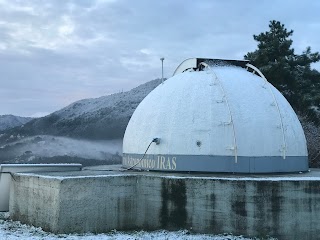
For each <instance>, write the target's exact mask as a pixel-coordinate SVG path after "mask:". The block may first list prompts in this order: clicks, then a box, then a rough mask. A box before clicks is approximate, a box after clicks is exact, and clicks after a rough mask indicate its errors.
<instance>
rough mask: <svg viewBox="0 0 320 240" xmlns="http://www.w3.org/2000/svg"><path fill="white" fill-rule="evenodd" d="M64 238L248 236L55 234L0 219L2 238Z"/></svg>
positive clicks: (219, 238)
mask: <svg viewBox="0 0 320 240" xmlns="http://www.w3.org/2000/svg"><path fill="white" fill-rule="evenodd" d="M62 238H63V239H66V240H78V239H80V240H81V239H85V240H89V239H90V240H91V239H92V240H102V239H103V240H107V239H110V240H111V239H123V240H124V239H126V240H127V239H128V240H131V239H132V240H135V239H163V240H165V239H174V240H179V239H186V240H187V239H190V240H191V239H192V240H193V239H195V240H200V239H201V240H202V239H213V240H223V239H228V240H237V239H241V240H245V239H250V238H244V237H241V236H232V235H228V234H226V235H209V234H189V233H188V231H177V232H169V231H163V230H161V231H154V232H144V231H139V232H118V231H113V232H111V233H108V234H69V235H67V234H59V235H55V234H52V233H47V232H44V231H42V229H41V228H35V227H30V226H27V225H24V224H21V223H20V222H14V221H9V220H0V239H3V240H13V239H14V240H16V239H26V240H28V239H30V240H31V239H32V240H40V239H41V240H42V239H44V240H54V239H62Z"/></svg>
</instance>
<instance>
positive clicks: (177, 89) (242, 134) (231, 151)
mask: <svg viewBox="0 0 320 240" xmlns="http://www.w3.org/2000/svg"><path fill="white" fill-rule="evenodd" d="M243 64H246V65H245V66H247V67H249V68H250V69H251V70H252V71H251V72H250V71H248V70H246V69H245V68H243V67H241V66H240V65H241V64H240V65H238V66H233V65H227V66H223V65H214V64H211V65H210V64H202V65H201V66H202V67H196V68H192V67H187V68H184V70H181V69H180V70H179V68H180V67H181V65H180V66H179V67H178V68H177V70H176V72H175V75H174V76H173V77H171V78H169V79H168V80H166V81H164V82H163V83H162V84H160V85H159V86H158V87H157V88H156V89H154V90H153V91H152V92H151V93H150V94H149V95H148V96H147V97H146V98H145V99H144V100H143V101H142V102H141V103H140V105H139V106H138V107H137V109H136V110H135V112H134V114H133V115H132V117H131V119H130V121H129V123H128V126H127V129H126V132H125V136H124V140H123V167H126V168H139V169H149V170H159V171H201V172H239V173H271V172H295V171H307V170H308V158H307V155H308V153H307V146H306V139H305V136H304V132H303V129H302V127H301V124H300V122H299V120H298V118H297V116H296V114H295V112H294V111H293V109H292V107H291V106H290V104H289V103H288V102H287V100H286V99H285V98H284V97H283V96H282V95H281V93H280V92H279V91H278V90H277V89H276V88H274V87H273V86H272V85H271V84H270V83H269V82H267V81H266V79H265V78H264V76H263V75H262V74H261V73H260V71H259V70H258V69H256V68H255V67H253V66H252V65H250V64H247V63H243ZM182 65H183V64H182ZM251 67H252V68H251ZM185 70H187V71H185ZM183 71H184V72H183ZM255 73H258V74H255Z"/></svg>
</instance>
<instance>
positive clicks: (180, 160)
mask: <svg viewBox="0 0 320 240" xmlns="http://www.w3.org/2000/svg"><path fill="white" fill-rule="evenodd" d="M142 157H143V154H127V153H123V158H122V165H123V167H126V168H127V167H132V166H133V165H135V164H137V163H138V162H139V161H140V162H139V163H138V164H137V165H136V166H135V167H134V168H133V169H144V170H154V171H177V172H185V171H187V172H192V171H196V172H221V173H224V172H231V173H268V172H278V173H282V172H299V171H307V170H308V159H307V156H287V157H286V159H283V158H282V157H281V156H273V157H272V156H268V157H260V156H259V157H246V156H238V159H237V162H235V160H234V157H233V156H208V155H157V154H149V155H145V157H144V158H143V159H141V158H142Z"/></svg>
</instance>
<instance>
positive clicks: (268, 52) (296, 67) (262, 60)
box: [244, 20, 320, 122]
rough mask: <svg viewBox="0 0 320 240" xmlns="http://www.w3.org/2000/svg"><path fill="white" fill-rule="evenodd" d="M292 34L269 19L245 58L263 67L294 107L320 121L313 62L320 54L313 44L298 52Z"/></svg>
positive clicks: (318, 79)
mask: <svg viewBox="0 0 320 240" xmlns="http://www.w3.org/2000/svg"><path fill="white" fill-rule="evenodd" d="M292 34H293V30H290V31H288V30H287V29H286V28H285V26H284V24H281V23H280V22H279V21H275V20H273V21H270V24H269V31H266V32H262V33H260V34H259V35H253V38H254V40H256V41H257V42H258V49H257V50H255V51H254V52H249V53H247V54H246V55H245V56H244V58H245V59H246V60H249V61H250V62H251V63H252V64H253V65H255V66H256V67H258V68H259V69H260V70H261V72H262V73H263V74H264V75H265V76H266V78H267V79H268V81H269V82H270V83H271V84H273V85H274V86H275V87H276V88H277V89H279V90H280V91H281V92H282V94H283V95H284V96H285V97H286V98H287V99H288V101H289V102H290V103H291V105H292V106H293V107H294V108H295V110H298V111H300V112H305V113H308V115H311V116H312V118H313V120H314V121H315V122H319V120H318V119H319V116H318V115H317V114H316V112H317V111H315V109H317V108H319V109H320V94H319V93H318V92H319V91H320V73H319V72H318V71H316V70H315V69H312V68H311V64H312V63H315V62H318V61H319V60H320V55H319V53H318V52H315V53H312V52H311V48H310V47H307V48H306V50H305V51H304V52H303V53H302V54H301V55H297V54H295V52H294V49H293V48H292V47H291V45H292V40H291V39H290V37H291V36H292Z"/></svg>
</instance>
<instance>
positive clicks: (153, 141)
mask: <svg viewBox="0 0 320 240" xmlns="http://www.w3.org/2000/svg"><path fill="white" fill-rule="evenodd" d="M152 143H156V144H157V145H158V144H159V143H160V138H154V139H152V141H151V142H150V143H149V145H148V147H147V149H146V151H145V152H144V154H143V156H142V158H140V159H139V161H138V162H136V163H135V164H134V165H132V166H131V167H128V168H126V169H121V170H120V171H122V172H123V171H128V170H131V169H132V168H134V167H135V166H137V165H138V164H139V163H141V161H142V160H143V159H144V157H145V156H146V154H147V152H148V150H149V148H150V146H151V144H152Z"/></svg>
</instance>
